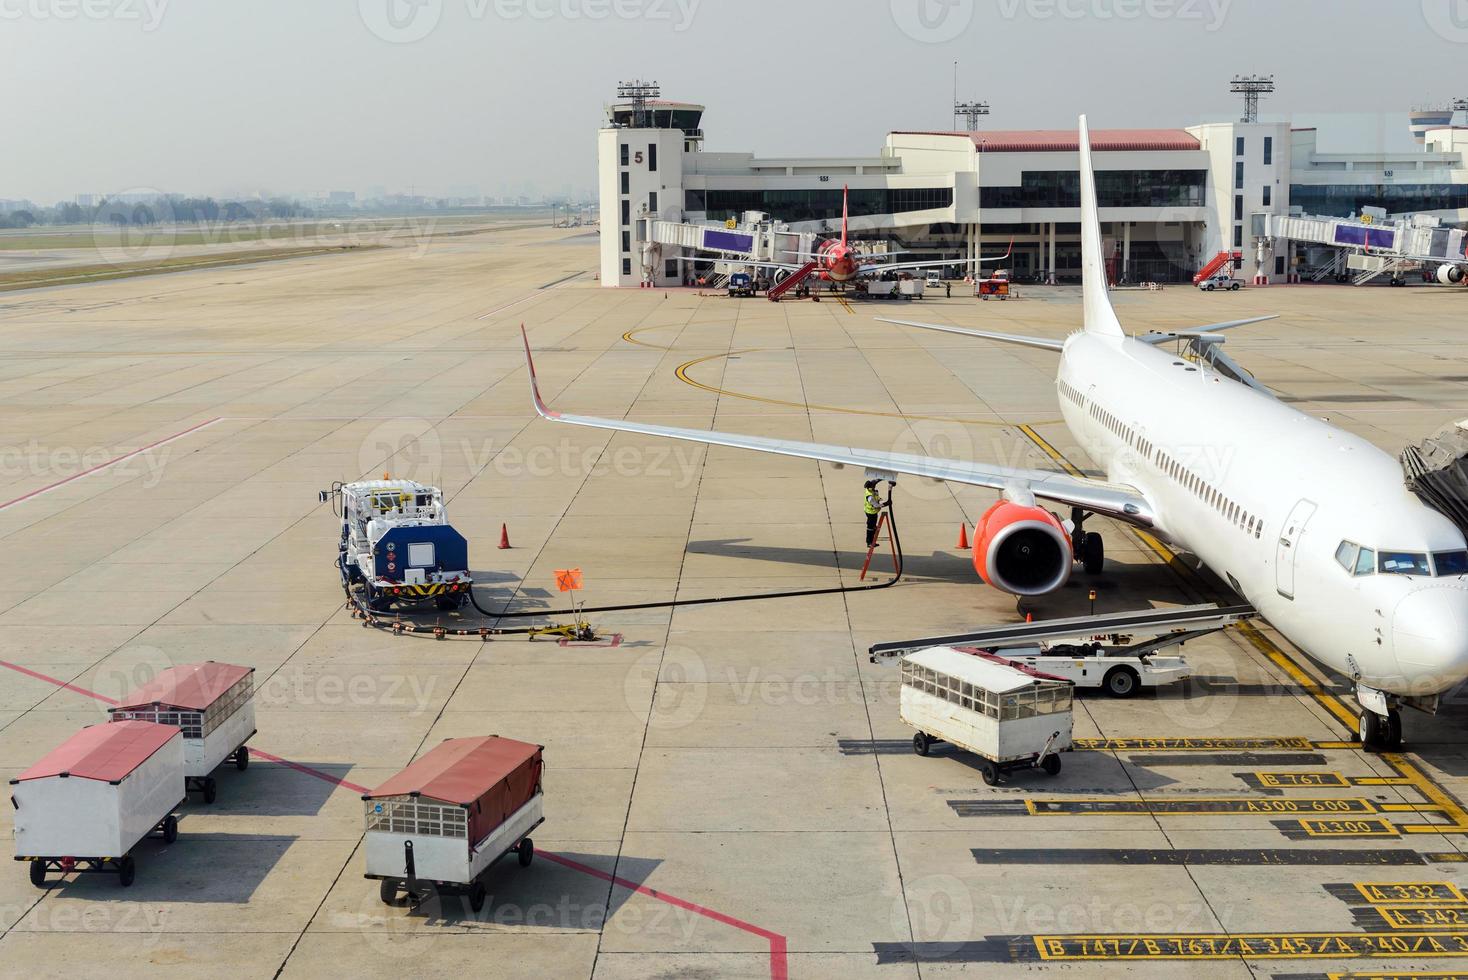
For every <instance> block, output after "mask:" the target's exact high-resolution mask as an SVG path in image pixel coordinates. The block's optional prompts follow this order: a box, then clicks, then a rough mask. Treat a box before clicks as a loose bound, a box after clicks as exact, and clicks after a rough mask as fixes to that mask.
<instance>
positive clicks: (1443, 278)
mask: <svg viewBox="0 0 1468 980" xmlns="http://www.w3.org/2000/svg"><path fill="white" fill-rule="evenodd" d="M1437 281H1438V282H1440V283H1442V284H1443V285H1444V286H1456V285H1457V284H1458V283H1460V282H1462V281H1463V267H1462V266H1461V265H1454V264H1452V263H1451V262H1449V263H1448V264H1446V265H1440V266H1438V267H1437Z"/></svg>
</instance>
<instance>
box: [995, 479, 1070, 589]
mask: <svg viewBox="0 0 1468 980" xmlns="http://www.w3.org/2000/svg"><path fill="white" fill-rule="evenodd" d="M1074 563H1075V558H1074V556H1073V555H1072V553H1071V547H1070V532H1068V531H1067V530H1066V529H1065V526H1064V525H1063V524H1061V523H1060V519H1059V518H1057V517H1056V516H1055V515H1054V514H1052V513H1050V512H1049V511H1048V510H1045V509H1044V508H1043V507H1035V506H1025V505H1023V504H1016V503H1014V502H1012V501H1009V500H1001V501H999V502H998V503H996V504H995V505H994V506H993V507H990V508H989V509H988V510H987V511H985V512H984V516H983V517H981V518H979V522H978V525H977V526H976V527H975V528H974V568H975V569H977V570H978V573H979V576H980V577H981V578H983V580H984V581H985V582H987V583H988V584H989V585H992V586H993V587H994V588H996V589H1002V590H1003V591H1005V592H1008V593H1010V594H1011V595H1020V596H1029V595H1045V594H1046V593H1048V592H1054V591H1055V590H1056V589H1058V588H1060V587H1061V586H1062V585H1064V584H1065V582H1066V580H1067V579H1068V578H1070V570H1071V568H1072V566H1073V565H1074Z"/></svg>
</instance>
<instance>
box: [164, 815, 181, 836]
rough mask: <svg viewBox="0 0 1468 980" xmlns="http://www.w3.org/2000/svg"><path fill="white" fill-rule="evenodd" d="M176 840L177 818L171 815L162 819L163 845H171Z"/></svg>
mask: <svg viewBox="0 0 1468 980" xmlns="http://www.w3.org/2000/svg"><path fill="white" fill-rule="evenodd" d="M176 840H178V817H175V816H174V815H173V814H171V813H170V814H169V815H168V816H166V817H164V818H163V843H165V844H172V843H173V842H174V841H176Z"/></svg>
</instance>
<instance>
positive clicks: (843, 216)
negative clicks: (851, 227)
mask: <svg viewBox="0 0 1468 980" xmlns="http://www.w3.org/2000/svg"><path fill="white" fill-rule="evenodd" d="M850 193H851V185H850V184H843V185H842V186H841V244H842V245H845V244H846V196H847V195H848V194H850Z"/></svg>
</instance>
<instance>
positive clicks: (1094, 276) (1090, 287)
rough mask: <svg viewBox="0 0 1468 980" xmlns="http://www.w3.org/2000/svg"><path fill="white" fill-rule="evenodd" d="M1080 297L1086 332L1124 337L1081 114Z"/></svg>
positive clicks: (1088, 142)
mask: <svg viewBox="0 0 1468 980" xmlns="http://www.w3.org/2000/svg"><path fill="white" fill-rule="evenodd" d="M1080 150H1081V174H1080V176H1081V299H1082V301H1083V306H1082V309H1083V310H1084V321H1083V322H1084V325H1085V330H1086V333H1094V334H1101V335H1102V336H1106V337H1125V336H1126V334H1125V332H1123V331H1122V329H1121V323H1120V322H1118V321H1117V319H1116V311H1115V310H1114V309H1112V308H1111V297H1110V296H1109V295H1107V291H1106V290H1107V284H1106V257H1105V256H1104V255H1102V254H1101V217H1100V214H1099V213H1098V212H1097V208H1096V171H1095V169H1094V168H1093V167H1092V166H1091V130H1090V128H1089V127H1088V126H1087V125H1086V117H1085V116H1081V118H1080Z"/></svg>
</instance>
